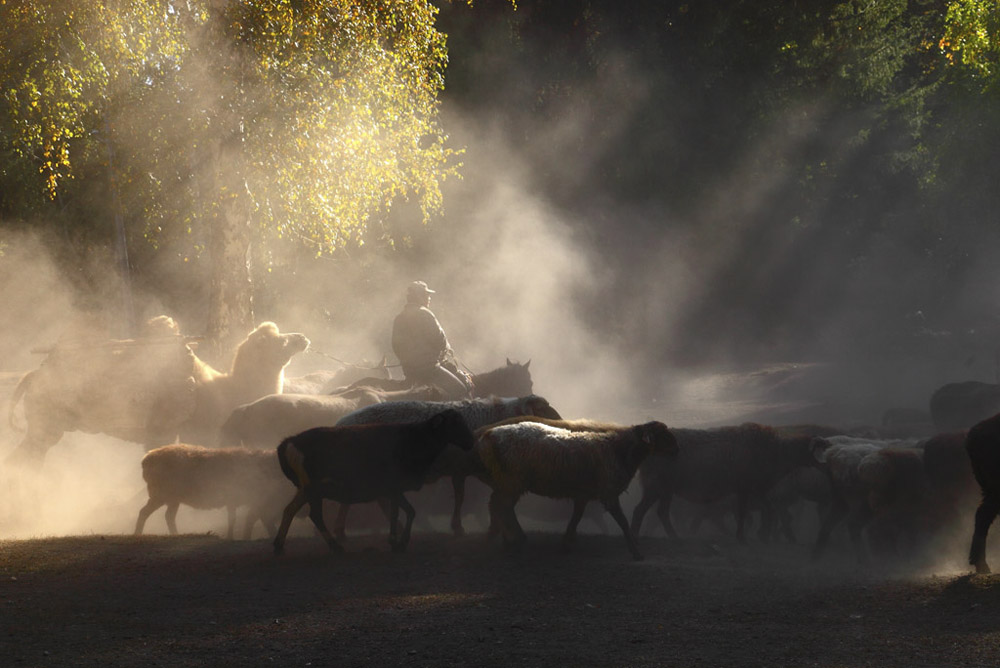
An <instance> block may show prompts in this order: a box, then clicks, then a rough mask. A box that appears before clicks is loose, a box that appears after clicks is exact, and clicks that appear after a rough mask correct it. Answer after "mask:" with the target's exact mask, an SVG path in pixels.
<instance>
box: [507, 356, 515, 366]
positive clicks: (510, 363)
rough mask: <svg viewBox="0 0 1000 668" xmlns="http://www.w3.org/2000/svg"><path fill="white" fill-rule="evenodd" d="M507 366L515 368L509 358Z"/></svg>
mask: <svg viewBox="0 0 1000 668" xmlns="http://www.w3.org/2000/svg"><path fill="white" fill-rule="evenodd" d="M507 366H514V363H513V362H511V361H510V358H509V357H508V358H507Z"/></svg>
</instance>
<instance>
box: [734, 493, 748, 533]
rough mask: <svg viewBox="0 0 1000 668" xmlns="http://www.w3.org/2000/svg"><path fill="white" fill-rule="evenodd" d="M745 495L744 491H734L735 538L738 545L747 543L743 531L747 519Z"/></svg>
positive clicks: (746, 499) (746, 495)
mask: <svg viewBox="0 0 1000 668" xmlns="http://www.w3.org/2000/svg"><path fill="white" fill-rule="evenodd" d="M747 497H748V494H747V493H746V492H737V493H736V540H737V541H739V543H740V545H746V544H747V537H746V534H745V533H744V531H743V529H744V527H745V526H746V521H747V505H748V504H747V501H748V498H747Z"/></svg>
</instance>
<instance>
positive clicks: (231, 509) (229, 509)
mask: <svg viewBox="0 0 1000 668" xmlns="http://www.w3.org/2000/svg"><path fill="white" fill-rule="evenodd" d="M226 515H227V519H228V520H229V532H228V533H227V534H226V538H227V539H229V540H232V539H233V529H234V528H235V527H236V506H226Z"/></svg>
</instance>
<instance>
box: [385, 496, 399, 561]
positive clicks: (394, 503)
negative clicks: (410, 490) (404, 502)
mask: <svg viewBox="0 0 1000 668" xmlns="http://www.w3.org/2000/svg"><path fill="white" fill-rule="evenodd" d="M386 517H387V518H388V520H389V545H390V546H391V547H392V551H393V552H395V551H396V545H398V544H399V499H397V498H396V497H395V496H394V497H392V499H391V500H390V501H389V512H388V513H386Z"/></svg>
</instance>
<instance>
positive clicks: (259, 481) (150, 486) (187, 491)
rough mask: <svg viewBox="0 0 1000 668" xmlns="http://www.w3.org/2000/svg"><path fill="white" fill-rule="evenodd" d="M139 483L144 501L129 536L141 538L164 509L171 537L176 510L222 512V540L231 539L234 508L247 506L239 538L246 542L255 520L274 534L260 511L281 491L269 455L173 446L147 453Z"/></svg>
mask: <svg viewBox="0 0 1000 668" xmlns="http://www.w3.org/2000/svg"><path fill="white" fill-rule="evenodd" d="M142 477H143V479H144V480H145V481H146V488H147V490H148V492H149V501H148V502H147V503H146V505H144V506H143V507H142V509H141V510H140V511H139V517H138V519H137V520H136V523H135V535H137V536H138V535H140V534H142V530H143V527H144V526H145V524H146V520H147V519H148V518H149V516H150V515H151V514H152V513H153V511H155V510H156V509H158V508H159V507H160V506H163V505H166V506H167V515H166V519H167V528H168V529H169V530H170V534H171V535H176V534H177V524H176V521H175V518H176V516H177V509H178V507H179V506H180V505H181V504H184V505H186V506H191V507H192V508H198V509H203V510H204V509H213V508H223V507H225V508H226V510H227V511H228V513H229V532H228V534H227V535H228V537H229V538H230V539H232V538H233V527H234V525H235V523H236V508H237V507H239V506H249V507H250V509H249V511H248V513H247V518H246V530H245V533H244V538H245V539H247V540H249V539H250V536H251V533H252V531H253V527H254V524H255V523H256V521H257V520H258V519H260V521H261V522H262V523H263V524H264V525H265V527H266V528H267V529H268V533H269V535H273V533H274V525H275V522H274V521H273V520H272V518H271V515H270V514H269V513H267V512H265V509H266V508H268V507H270V505H271V504H272V503H273V502H275V499H276V498H280V497H278V496H277V495H278V494H283V493H284V492H285V491H286V490H287V483H286V482H285V480H284V478H283V477H282V476H281V471H280V470H279V468H278V466H277V460H276V459H275V457H274V452H273V451H266V452H265V451H254V450H249V449H246V448H220V449H216V448H206V447H203V446H200V445H189V444H186V443H178V444H174V445H165V446H163V447H160V448H156V449H155V450H151V451H149V452H148V453H147V454H146V456H145V457H143V459H142Z"/></svg>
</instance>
